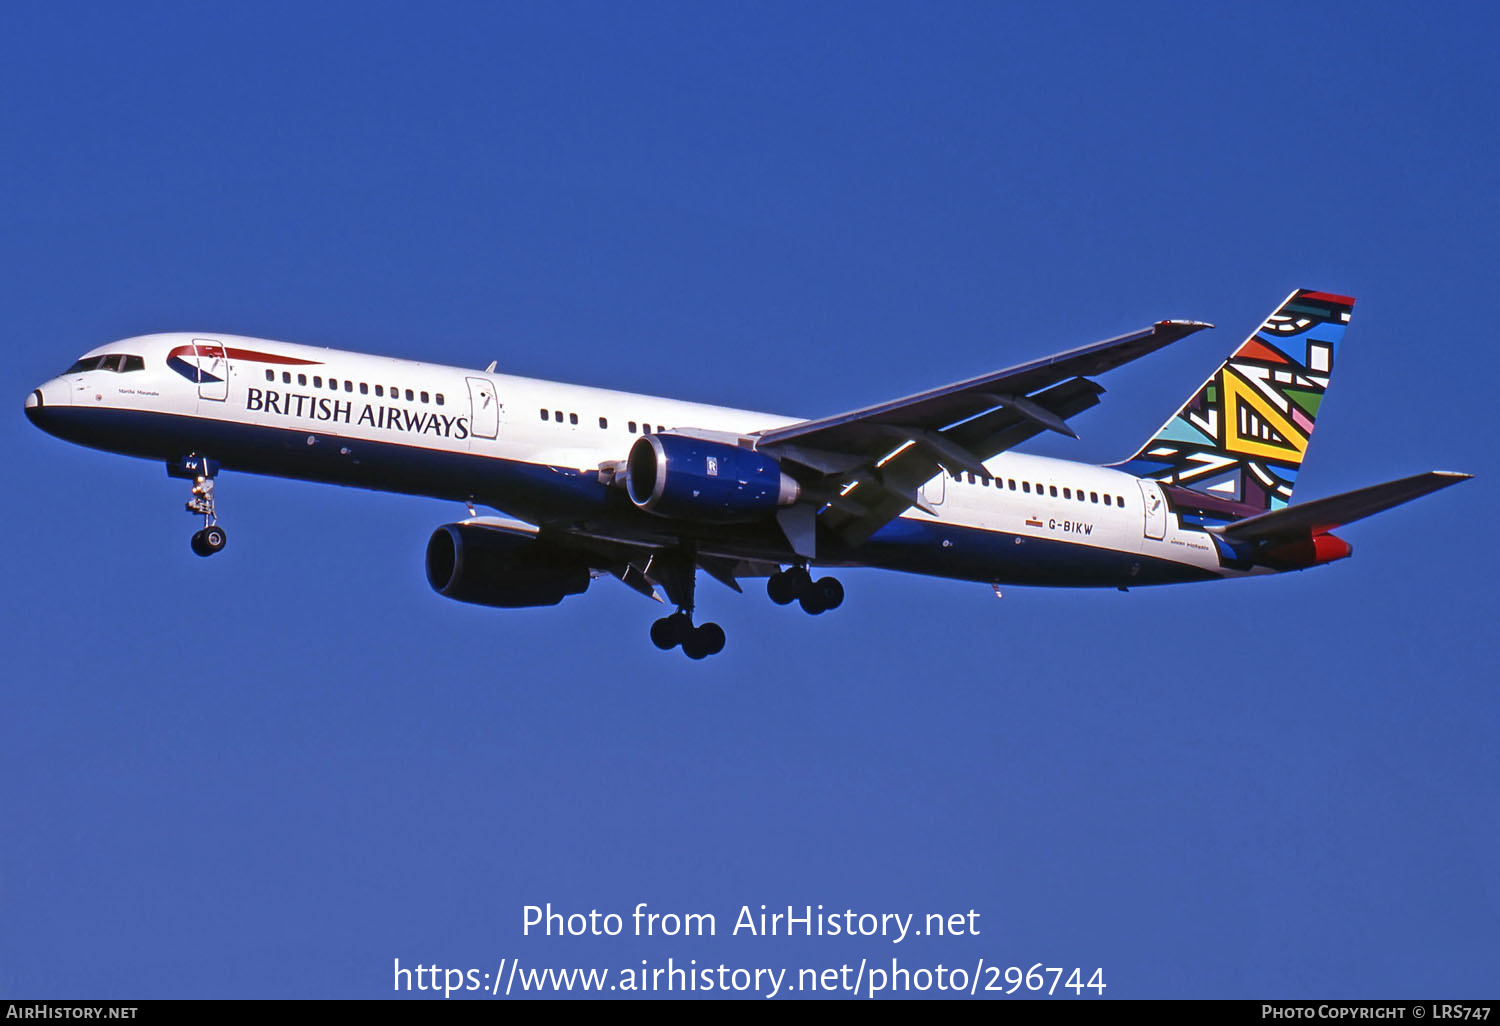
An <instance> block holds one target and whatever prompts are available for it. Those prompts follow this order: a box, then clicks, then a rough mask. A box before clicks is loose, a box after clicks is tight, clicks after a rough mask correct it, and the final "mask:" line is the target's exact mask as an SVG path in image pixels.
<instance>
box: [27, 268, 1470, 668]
mask: <svg viewBox="0 0 1500 1026" xmlns="http://www.w3.org/2000/svg"><path fill="white" fill-rule="evenodd" d="M1353 305H1354V300H1352V299H1349V298H1348V297H1346V296H1338V295H1333V294H1331V293H1327V292H1314V291H1308V290H1298V291H1296V292H1294V293H1292V295H1291V296H1290V297H1288V299H1287V300H1286V302H1284V303H1283V304H1281V306H1280V307H1279V308H1278V309H1277V310H1276V312H1275V313H1273V314H1272V315H1271V316H1270V317H1269V318H1267V320H1266V321H1265V323H1264V324H1262V325H1261V326H1260V327H1259V328H1257V329H1256V330H1255V331H1254V332H1253V333H1252V334H1251V335H1250V337H1249V338H1248V339H1247V340H1246V341H1245V343H1244V344H1243V345H1241V346H1240V347H1239V348H1238V349H1236V350H1235V351H1234V353H1233V354H1232V355H1231V356H1230V357H1229V358H1228V359H1227V360H1226V361H1225V362H1224V363H1223V364H1222V365H1221V366H1220V367H1219V368H1218V370H1216V371H1215V372H1214V374H1213V376H1212V377H1210V378H1209V379H1208V381H1206V382H1205V383H1204V384H1203V387H1202V388H1200V389H1199V390H1198V391H1197V392H1196V393H1195V394H1194V395H1193V396H1192V398H1190V399H1189V400H1188V401H1187V403H1186V404H1185V405H1184V406H1183V407H1182V408H1181V409H1180V410H1178V411H1177V412H1176V413H1175V414H1173V416H1172V417H1171V418H1170V419H1169V420H1168V421H1167V423H1166V425H1165V426H1163V427H1162V429H1161V430H1160V431H1158V432H1157V433H1156V434H1155V436H1154V437H1152V438H1150V439H1149V440H1147V442H1146V443H1145V444H1144V445H1143V446H1141V447H1140V449H1139V450H1138V451H1137V452H1136V453H1135V454H1134V455H1133V456H1131V457H1130V458H1129V459H1127V460H1124V461H1123V462H1120V463H1115V464H1111V465H1108V466H1093V465H1089V464H1084V463H1075V462H1071V461H1068V460H1059V459H1046V458H1042V457H1039V456H1028V455H1025V454H1023V453H1018V452H1016V451H1015V449H1016V447H1017V446H1018V445H1020V444H1021V443H1023V442H1025V441H1026V440H1028V439H1030V438H1031V437H1033V436H1035V435H1037V434H1039V433H1041V432H1043V431H1057V432H1061V433H1062V434H1065V435H1068V436H1071V437H1075V438H1076V437H1077V435H1076V434H1074V432H1073V430H1072V428H1071V427H1069V426H1068V423H1067V422H1068V419H1069V418H1071V417H1073V416H1075V415H1077V414H1079V413H1081V412H1082V411H1084V410H1086V409H1088V408H1089V407H1091V406H1094V405H1096V404H1097V403H1098V402H1099V396H1100V395H1101V394H1102V393H1103V391H1104V389H1103V388H1102V387H1100V386H1099V385H1098V384H1096V383H1095V382H1094V381H1092V380H1090V379H1091V378H1092V377H1093V376H1095V375H1099V374H1102V373H1103V372H1105V371H1107V370H1110V369H1111V368H1114V367H1118V366H1120V365H1121V364H1123V363H1127V362H1129V361H1131V360H1135V359H1137V358H1139V357H1142V356H1145V355H1146V354H1148V353H1151V352H1154V351H1155V350H1157V349H1160V348H1162V347H1163V346H1166V345H1169V344H1171V343H1172V342H1175V341H1177V340H1179V339H1181V338H1184V337H1186V336H1188V335H1191V334H1192V333H1194V332H1196V331H1199V330H1200V329H1203V328H1207V327H1211V325H1208V324H1204V323H1201V322H1198V321H1160V322H1158V323H1156V324H1153V325H1151V326H1150V327H1148V328H1145V329H1143V330H1141V331H1137V332H1133V333H1131V334H1128V335H1122V336H1120V337H1118V338H1112V339H1109V340H1108V341H1104V342H1099V343H1096V344H1094V345H1089V346H1083V347H1081V348H1078V349H1072V350H1069V351H1067V352H1064V353H1059V354H1057V355H1055V356H1049V357H1047V358H1045V359H1041V360H1036V361H1034V362H1032V363H1025V364H1021V365H1019V366H1016V367H1011V368H1009V369H1007V370H1002V371H997V372H995V373H993V374H985V375H982V376H980V377H977V378H971V379H969V380H967V381H960V382H957V383H955V384H951V385H945V386H943V387H941V388H935V389H932V390H930V391H926V392H919V393H917V394H916V395H911V396H907V397H906V398H904V399H896V400H893V401H891V402H884V403H878V404H876V405H873V406H867V407H864V408H863V409H858V410H852V411H850V412H848V413H841V414H838V415H836V416H830V417H820V418H817V419H814V420H800V419H797V418H793V417H778V416H773V415H770V414H764V413H752V412H748V411H745V410H734V409H725V408H721V407H715V406H703V405H698V404H695V403H689V402H679V401H677V400H672V399H660V398H656V397H653V396H646V395H633V394H629V393H625V392H615V391H610V390H607V389H599V388H586V387H581V386H578V385H566V384H559V383H556V382H551V381H538V380H533V379H528V378H519V377H511V376H509V375H505V374H500V373H497V372H496V370H495V365H494V364H490V366H489V367H488V368H487V369H486V370H483V371H477V370H463V369H459V368H454V367H443V366H438V365H434V364H428V363H416V362H412V361H408V360H395V359H390V358H387V357H380V356H369V355H365V354H360V353H348V352H338V351H336V350H331V349H320V348H315V347H312V346H305V345H294V344H291V343H286V342H271V341H266V340H263V339H255V338H241V337H238V336H233V335H221V334H213V333H192V332H188V333H175V334H160V335H143V336H140V337H137V338H129V339H125V340H123V341H120V342H114V343H111V344H109V345H106V346H102V347H100V348H98V349H95V350H93V351H92V352H89V353H87V354H85V355H84V356H83V357H82V358H80V359H79V360H78V361H77V362H76V363H74V364H73V366H71V367H69V368H68V369H67V370H66V371H65V372H63V373H62V374H61V375H60V376H58V377H56V378H53V379H52V380H51V381H48V382H46V383H45V384H43V385H42V386H41V387H39V388H37V389H36V390H34V391H33V392H32V393H31V395H30V396H29V397H27V399H26V415H27V416H28V417H29V418H30V419H31V420H32V422H33V423H35V424H36V425H37V426H38V427H40V428H42V429H43V430H45V431H47V432H49V433H51V434H54V435H56V436H58V437H59V438H64V439H67V440H68V441H72V442H78V443H80V444H82V445H87V446H92V447H94V448H96V449H104V450H107V451H109V452H116V453H122V454H125V455H128V456H139V457H143V458H145V459H151V460H158V461H162V462H164V463H165V464H166V467H167V473H168V474H170V475H172V476H173V477H180V478H184V479H186V480H190V481H191V482H192V497H191V499H190V500H189V501H188V503H187V509H188V511H189V512H191V513H193V514H194V515H196V516H199V517H201V518H202V523H203V526H202V528H201V529H200V530H198V531H197V533H195V534H194V535H193V538H192V548H193V551H194V552H196V553H198V555H200V556H208V555H212V554H213V553H216V552H218V551H220V550H221V549H223V548H224V543H225V533H224V529H223V528H222V527H221V526H220V525H219V522H218V516H217V511H216V508H215V502H214V481H215V478H216V476H217V475H218V473H219V472H220V470H241V471H248V472H250V473H255V474H274V475H277V476H280V477H293V478H302V479H306V480H311V481H326V482H330V483H333V484H343V485H356V486H359V487H363V488H374V489H380V490H384V491H393V492H406V493H411V494H415V495H427V496H432V497H434V498H439V499H448V500H456V501H459V502H463V503H466V504H467V505H468V508H469V517H468V519H465V520H462V521H460V522H458V523H452V524H446V525H444V526H442V527H439V528H438V529H437V530H436V531H435V532H434V533H433V535H432V537H431V539H430V540H429V541H428V543H427V579H428V581H429V582H430V583H431V584H432V587H433V588H434V589H435V590H436V591H437V592H438V593H439V594H441V595H445V596H447V597H448V598H453V599H458V600H459V601H462V602H474V603H479V604H482V605H489V606H510V607H516V606H542V605H554V604H556V603H558V602H560V601H562V599H563V598H565V597H567V596H569V595H576V594H579V593H581V592H583V591H584V590H585V589H586V588H587V587H588V586H589V583H590V582H591V581H592V580H593V579H594V578H596V577H600V576H603V575H606V574H608V575H612V576H614V577H616V578H618V579H619V580H620V581H622V582H624V583H625V584H626V585H628V586H629V587H631V588H633V589H635V590H636V591H638V592H640V593H641V594H643V595H646V596H649V597H652V598H657V599H658V600H660V597H659V596H658V589H660V591H662V592H665V595H666V598H667V600H668V601H669V602H670V603H671V604H672V605H674V606H675V607H676V610H677V611H676V612H675V613H672V614H671V615H669V616H664V617H662V618H660V619H658V620H656V622H655V623H654V624H653V625H652V627H651V640H652V641H653V642H654V643H655V644H656V645H657V646H659V647H660V648H663V649H670V648H675V647H678V646H680V647H681V648H682V650H683V652H685V653H686V654H687V655H688V656H690V657H691V658H693V659H702V658H703V657H705V656H708V655H712V654H714V653H716V652H718V651H720V650H721V649H722V648H723V647H724V631H723V630H722V629H721V628H720V627H719V626H718V625H717V624H713V623H704V624H698V625H695V624H694V622H693V607H694V586H695V582H696V580H697V576H698V571H699V570H702V571H704V572H705V573H706V574H708V575H709V576H710V577H713V578H715V579H716V580H718V581H720V582H722V583H723V584H725V585H727V586H729V587H730V588H733V589H734V590H736V591H739V590H740V584H739V582H740V581H741V580H742V579H745V578H755V577H765V578H768V581H767V586H766V591H767V592H768V593H769V595H770V597H771V599H772V601H774V602H777V603H780V604H782V605H787V604H790V603H792V602H797V603H798V604H800V605H801V606H802V608H803V609H804V610H806V611H807V612H808V613H813V614H817V613H822V612H825V611H827V610H830V609H834V608H836V607H837V606H838V605H839V603H840V602H842V601H843V597H844V589H843V586H842V585H841V584H840V583H839V582H838V580H837V579H835V578H833V577H815V576H814V574H813V573H812V570H813V568H814V567H852V566H872V567H883V568H887V569H893V570H905V571H908V572H911V573H920V574H930V575H934V576H940V577H951V578H957V579H960V580H967V581H979V582H984V583H988V584H992V585H994V586H995V587H996V588H998V587H999V586H1000V585H1003V584H1022V585H1059V586H1070V587H1110V588H1119V589H1121V590H1124V589H1127V588H1130V587H1133V586H1136V585H1148V584H1171V583H1177V582H1185V581H1204V580H1213V579H1216V578H1225V577H1243V576H1249V575H1253V574H1268V573H1279V572H1282V571H1287V570H1303V569H1306V568H1308V567H1312V566H1318V565H1320V564H1323V563H1329V562H1332V561H1334V560H1337V559H1342V558H1344V557H1345V556H1348V555H1349V554H1350V552H1351V550H1350V547H1349V545H1348V543H1347V542H1345V541H1343V540H1342V539H1340V538H1338V537H1336V536H1335V535H1334V534H1332V533H1331V532H1332V531H1333V530H1334V529H1335V528H1338V527H1340V526H1342V525H1344V524H1348V523H1350V522H1352V521H1355V520H1358V519H1360V518H1362V517H1366V516H1369V515H1371V514H1373V513H1378V512H1380V511H1382V510H1385V509H1388V508H1390V507H1392V506H1395V505H1398V504H1400V503H1403V502H1406V501H1408V500H1410V499H1414V498H1417V497H1418V496H1421V495H1424V494H1426V493H1428V492H1432V491H1436V490H1437V489H1439V488H1444V487H1446V486H1448V485H1451V484H1456V483H1457V482H1459V481H1462V480H1466V479H1467V478H1468V476H1469V475H1466V474H1456V473H1450V472H1445V471H1430V472H1428V473H1425V474H1418V475H1415V476H1413V477H1407V478H1403V479H1401V480H1398V481H1391V482H1388V483H1386V484H1379V485H1374V486H1371V487H1368V488H1362V489H1359V490H1357V491H1353V492H1346V493H1344V494H1342V495H1335V496H1332V497H1330V498H1324V499H1317V500H1314V501H1312V502H1306V503H1301V504H1298V505H1291V498H1292V487H1293V485H1294V484H1295V483H1296V480H1297V470H1298V467H1299V466H1300V465H1301V463H1302V458H1303V455H1304V454H1305V453H1306V451H1307V444H1308V440H1309V438H1310V437H1311V435H1312V431H1313V425H1314V422H1315V421H1316V419H1317V416H1318V407H1319V405H1320V403H1321V402H1322V400H1323V394H1324V391H1325V390H1326V389H1327V387H1328V379H1329V374H1330V373H1331V372H1332V370H1333V361H1334V356H1335V354H1336V353H1337V351H1338V347H1339V343H1340V342H1341V341H1342V339H1343V337H1344V331H1345V329H1346V327H1347V326H1348V323H1349V316H1350V313H1351V311H1352V309H1353ZM480 505H482V506H486V507H489V508H491V509H493V510H495V511H497V512H499V513H501V514H503V515H501V516H480V515H477V512H476V510H475V507H476V506H480Z"/></svg>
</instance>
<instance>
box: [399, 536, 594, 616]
mask: <svg viewBox="0 0 1500 1026" xmlns="http://www.w3.org/2000/svg"><path fill="white" fill-rule="evenodd" d="M590 580H591V577H590V574H589V567H588V564H587V563H585V562H583V561H582V560H580V559H579V558H578V557H577V556H575V555H573V554H572V553H570V552H566V551H563V550H562V549H559V548H556V547H555V546H551V545H548V544H546V543H545V542H541V541H538V540H537V539H535V538H526V537H523V536H521V535H515V534H507V533H505V532H503V531H495V530H490V529H487V528H483V527H476V526H474V525H472V524H444V525H443V526H442V527H439V528H438V529H437V530H436V531H434V532H432V537H431V538H429V539H428V541H427V582H428V583H429V584H431V585H432V590H433V591H435V592H437V593H438V594H439V595H442V596H444V597H446V598H451V599H456V600H458V601H459V602H473V603H475V604H476V605H481V606H502V607H507V608H512V609H514V608H519V607H522V606H555V605H557V604H558V603H559V602H561V601H562V600H563V599H564V598H566V597H567V596H569V595H578V594H581V593H582V592H584V591H585V590H586V589H587V588H588V586H589V581H590Z"/></svg>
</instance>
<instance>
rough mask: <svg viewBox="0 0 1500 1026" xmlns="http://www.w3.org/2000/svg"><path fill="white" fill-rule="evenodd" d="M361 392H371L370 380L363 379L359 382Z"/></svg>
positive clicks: (366, 393) (363, 393)
mask: <svg viewBox="0 0 1500 1026" xmlns="http://www.w3.org/2000/svg"><path fill="white" fill-rule="evenodd" d="M359 394H360V395H369V394H370V383H369V382H368V381H361V382H360V383H359Z"/></svg>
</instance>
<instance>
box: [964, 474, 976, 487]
mask: <svg viewBox="0 0 1500 1026" xmlns="http://www.w3.org/2000/svg"><path fill="white" fill-rule="evenodd" d="M964 476H965V477H967V478H968V479H969V484H973V483H974V475H973V474H972V473H969V474H965V475H964Z"/></svg>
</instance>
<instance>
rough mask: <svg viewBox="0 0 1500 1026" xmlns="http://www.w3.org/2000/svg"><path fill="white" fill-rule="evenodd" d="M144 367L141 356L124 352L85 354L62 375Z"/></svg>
mask: <svg viewBox="0 0 1500 1026" xmlns="http://www.w3.org/2000/svg"><path fill="white" fill-rule="evenodd" d="M145 369H146V359H145V357H142V356H130V355H128V354H126V353H110V354H108V355H106V356H85V357H84V358H83V359H82V360H79V361H78V362H77V363H75V364H74V365H73V366H71V367H69V368H68V369H67V370H65V371H63V374H64V376H66V375H69V374H83V373H85V372H86V371H95V370H107V371H114V372H115V373H116V374H128V373H130V372H131V371H143V370H145Z"/></svg>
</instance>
